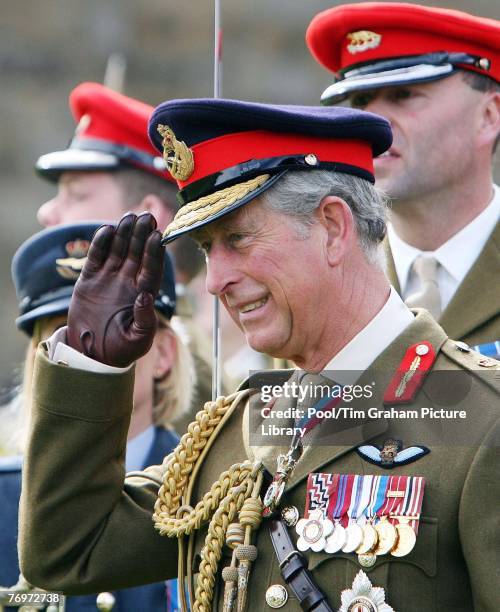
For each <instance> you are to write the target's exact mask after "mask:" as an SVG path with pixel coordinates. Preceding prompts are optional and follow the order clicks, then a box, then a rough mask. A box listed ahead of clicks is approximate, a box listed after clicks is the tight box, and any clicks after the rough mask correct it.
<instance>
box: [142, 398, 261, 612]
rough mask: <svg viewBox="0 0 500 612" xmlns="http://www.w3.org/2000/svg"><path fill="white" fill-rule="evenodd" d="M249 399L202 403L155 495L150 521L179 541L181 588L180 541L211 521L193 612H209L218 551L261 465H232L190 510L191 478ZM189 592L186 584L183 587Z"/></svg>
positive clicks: (257, 483)
mask: <svg viewBox="0 0 500 612" xmlns="http://www.w3.org/2000/svg"><path fill="white" fill-rule="evenodd" d="M248 396H249V391H240V392H238V393H234V394H233V395H231V396H229V397H219V398H217V400H216V401H215V402H207V403H206V404H205V406H204V408H203V410H201V411H200V412H198V413H197V415H196V420H195V421H193V422H192V423H191V424H190V425H189V427H188V432H187V433H186V434H184V435H183V436H182V438H181V440H180V442H179V445H178V446H177V447H176V449H175V450H174V451H173V453H171V455H169V457H168V459H167V462H166V470H165V474H164V477H163V484H162V486H161V487H160V490H159V493H158V499H157V501H156V504H155V512H154V514H153V520H154V522H155V528H156V529H158V531H159V532H160V534H161V535H166V536H168V537H177V538H179V582H180V584H181V585H182V584H183V575H184V569H183V568H184V563H183V558H182V557H183V554H184V546H183V544H182V541H183V536H184V535H190V534H193V533H194V532H195V531H196V530H197V529H199V528H200V526H201V525H202V523H204V522H207V521H208V520H210V523H209V527H208V533H207V536H206V538H205V544H204V547H203V549H202V551H201V563H200V568H199V574H198V580H197V587H196V592H195V596H194V602H193V601H192V610H193V612H209V611H210V610H211V602H212V598H213V593H214V585H215V579H216V574H217V568H218V564H219V561H220V558H221V554H222V547H223V545H224V542H225V539H226V532H227V529H228V526H229V524H230V523H231V522H232V521H233V519H234V518H235V516H236V515H237V514H238V512H240V510H241V509H242V508H243V507H244V504H245V501H246V500H250V499H252V497H255V495H256V492H257V495H258V492H259V491H260V488H261V485H262V470H261V465H260V463H252V462H251V461H244V462H242V463H237V464H235V465H233V466H231V467H230V468H229V469H228V470H226V471H224V472H223V473H222V474H221V475H220V476H219V478H218V480H217V481H216V482H214V483H213V484H212V486H211V488H210V490H209V491H208V492H207V493H205V495H203V497H202V499H201V500H200V501H199V502H198V503H197V504H196V506H195V507H194V508H192V507H191V506H190V505H189V503H190V500H191V494H192V489H193V485H194V481H195V478H196V476H197V473H198V471H199V469H200V466H201V464H202V463H203V459H204V457H205V455H206V454H207V452H208V450H209V448H210V447H211V445H212V444H213V442H214V440H215V439H216V438H217V435H218V433H219V432H220V431H221V429H222V427H223V426H224V424H225V422H226V421H227V420H228V419H229V418H230V416H231V414H232V413H233V412H234V410H235V409H236V407H237V406H238V405H239V403H240V402H241V401H243V400H245V399H246V398H248ZM188 588H189V590H190V593H191V592H192V589H191V585H190V584H188ZM179 593H180V596H181V601H182V605H183V609H187V605H186V602H185V597H184V588H183V587H182V586H181V588H180V589H179Z"/></svg>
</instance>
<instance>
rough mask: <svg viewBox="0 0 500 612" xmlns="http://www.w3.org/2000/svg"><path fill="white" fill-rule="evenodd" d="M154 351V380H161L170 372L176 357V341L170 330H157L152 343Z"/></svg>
mask: <svg viewBox="0 0 500 612" xmlns="http://www.w3.org/2000/svg"><path fill="white" fill-rule="evenodd" d="M153 350H154V351H155V361H154V364H153V365H154V369H153V372H154V374H153V375H154V378H155V380H161V379H162V378H165V376H166V375H167V374H168V373H169V372H170V370H171V369H172V366H173V365H174V361H175V357H176V355H177V339H176V337H175V334H174V333H173V331H172V330H171V329H167V328H164V327H160V328H158V330H157V332H156V335H155V339H154V341H153Z"/></svg>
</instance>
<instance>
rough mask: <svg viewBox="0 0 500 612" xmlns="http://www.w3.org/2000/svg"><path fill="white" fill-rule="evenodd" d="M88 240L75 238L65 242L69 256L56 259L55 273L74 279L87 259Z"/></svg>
mask: <svg viewBox="0 0 500 612" xmlns="http://www.w3.org/2000/svg"><path fill="white" fill-rule="evenodd" d="M89 247H90V242H89V241H88V240H81V239H80V238H77V239H76V240H72V241H71V242H67V243H66V246H65V248H66V252H67V253H68V255H69V257H61V258H59V259H56V270H57V273H58V274H59V275H60V276H62V277H63V278H66V279H68V280H76V279H77V278H78V277H79V276H80V272H81V271H82V269H83V266H84V265H85V262H86V261H87V253H88V251H89Z"/></svg>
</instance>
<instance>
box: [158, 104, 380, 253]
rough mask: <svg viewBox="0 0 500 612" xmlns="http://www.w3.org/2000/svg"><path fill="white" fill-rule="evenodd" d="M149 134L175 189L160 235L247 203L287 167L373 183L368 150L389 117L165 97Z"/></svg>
mask: <svg viewBox="0 0 500 612" xmlns="http://www.w3.org/2000/svg"><path fill="white" fill-rule="evenodd" d="M149 136H150V138H151V141H152V142H153V144H154V145H155V146H156V148H157V149H158V150H159V151H161V152H163V157H164V159H165V162H166V165H167V168H168V170H169V172H170V173H171V175H172V176H173V178H175V179H176V180H177V184H178V186H179V188H180V192H179V194H178V200H179V204H180V209H179V211H178V212H177V214H176V216H175V218H174V220H173V221H172V223H171V224H170V225H169V226H168V227H167V229H166V230H165V234H164V242H170V241H171V240H174V239H175V238H177V237H178V236H180V235H182V234H185V233H187V232H190V231H193V230H195V229H198V228H200V227H202V226H204V225H206V224H207V223H211V222H212V221H214V220H216V219H218V218H220V217H222V216H224V215H226V214H228V213H230V212H232V211H233V210H235V209H237V208H239V207H240V206H243V205H244V204H246V203H247V202H250V201H251V200H253V199H254V198H256V197H257V196H258V195H260V194H261V193H263V192H264V191H265V190H266V189H269V188H270V187H271V186H272V185H273V184H274V183H275V182H276V181H278V180H279V179H280V178H281V177H282V176H283V175H284V174H285V173H286V172H288V171H289V170H295V171H297V170H298V171H308V170H317V169H329V170H334V171H337V172H344V173H347V174H352V175H355V176H359V177H361V178H364V179H366V180H368V181H371V182H373V181H374V176H373V157H374V156H377V155H380V154H381V153H383V152H384V151H386V150H387V149H388V148H389V147H390V146H391V143H392V133H391V128H390V125H389V123H388V121H387V120H385V119H383V118H382V117H379V116H377V115H373V114H371V113H367V112H364V111H359V110H354V109H350V108H341V107H331V108H323V107H319V106H292V105H286V106H283V105H274V104H258V103H254V102H242V101H239V100H222V99H221V100H214V99H194V100H172V101H167V102H164V103H163V104H161V105H160V106H158V107H157V108H156V109H155V110H154V112H153V114H152V116H151V119H150V122H149Z"/></svg>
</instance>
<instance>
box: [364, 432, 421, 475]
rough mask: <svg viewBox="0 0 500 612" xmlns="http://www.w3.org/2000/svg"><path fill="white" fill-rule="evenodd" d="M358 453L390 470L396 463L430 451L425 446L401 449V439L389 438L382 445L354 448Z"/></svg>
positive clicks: (405, 462) (419, 456)
mask: <svg viewBox="0 0 500 612" xmlns="http://www.w3.org/2000/svg"><path fill="white" fill-rule="evenodd" d="M356 452H357V453H358V455H359V456H360V457H361V458H362V459H365V461H368V462H369V463H373V464H374V465H378V466H379V467H381V468H384V469H386V470H391V469H392V468H394V467H397V466H398V465H405V464H407V463H412V462H413V461H417V460H418V459H421V458H422V457H423V456H424V455H427V454H428V453H430V452H431V451H430V449H428V448H427V447H426V446H417V445H415V446H409V447H408V448H404V449H403V443H402V442H401V440H395V439H393V438H389V439H387V440H386V441H385V442H384V446H382V447H380V446H373V445H371V444H365V445H363V446H358V447H357V448H356Z"/></svg>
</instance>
